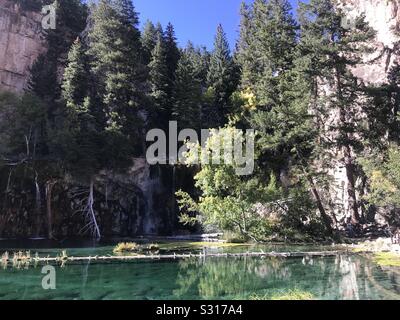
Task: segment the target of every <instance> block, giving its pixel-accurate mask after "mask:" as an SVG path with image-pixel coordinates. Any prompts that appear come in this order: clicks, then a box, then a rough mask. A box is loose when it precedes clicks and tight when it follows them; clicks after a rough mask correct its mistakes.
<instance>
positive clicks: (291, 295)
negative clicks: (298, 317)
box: [250, 289, 314, 301]
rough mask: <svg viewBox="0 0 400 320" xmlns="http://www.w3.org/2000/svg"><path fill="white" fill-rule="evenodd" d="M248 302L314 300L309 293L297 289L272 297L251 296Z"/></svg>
mask: <svg viewBox="0 0 400 320" xmlns="http://www.w3.org/2000/svg"><path fill="white" fill-rule="evenodd" d="M250 300H290V301H295V300H301V301H304V300H314V295H313V294H312V293H311V292H308V291H303V290H299V289H293V290H288V291H285V292H280V293H275V294H272V295H265V296H260V295H252V296H250Z"/></svg>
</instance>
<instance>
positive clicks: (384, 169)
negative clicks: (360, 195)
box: [360, 145, 400, 207]
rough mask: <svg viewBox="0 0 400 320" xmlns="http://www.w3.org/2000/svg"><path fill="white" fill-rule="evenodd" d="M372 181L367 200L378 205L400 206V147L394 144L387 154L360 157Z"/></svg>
mask: <svg viewBox="0 0 400 320" xmlns="http://www.w3.org/2000/svg"><path fill="white" fill-rule="evenodd" d="M360 163H361V164H362V165H363V169H364V171H365V172H366V173H367V175H368V177H369V181H370V193H369V194H368V195H366V196H365V198H366V200H368V201H369V202H370V203H373V204H375V205H377V206H382V207H399V206H400V194H399V190H400V148H399V147H398V146H396V145H392V146H391V147H390V148H389V150H388V151H387V154H384V156H383V157H382V154H380V155H378V154H372V155H371V156H369V157H364V158H363V159H360Z"/></svg>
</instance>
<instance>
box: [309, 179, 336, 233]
mask: <svg viewBox="0 0 400 320" xmlns="http://www.w3.org/2000/svg"><path fill="white" fill-rule="evenodd" d="M307 179H308V182H309V183H310V186H311V192H312V194H313V196H314V199H315V202H316V204H317V207H318V210H319V213H320V214H321V217H322V220H323V222H324V224H325V227H326V229H327V230H328V233H329V234H330V235H332V234H333V230H332V220H331V218H330V217H329V216H328V214H327V213H326V211H325V208H324V205H323V204H322V200H321V197H320V195H319V192H318V190H317V187H316V186H315V183H314V180H313V178H312V177H310V176H309V175H307Z"/></svg>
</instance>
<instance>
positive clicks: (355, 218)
mask: <svg viewBox="0 0 400 320" xmlns="http://www.w3.org/2000/svg"><path fill="white" fill-rule="evenodd" d="M343 156H344V163H345V168H346V177H347V195H348V197H349V209H350V211H351V222H352V223H353V224H358V223H360V215H359V213H358V203H357V196H356V183H355V178H354V161H353V157H352V155H351V147H350V146H349V145H348V144H347V145H345V146H344V147H343Z"/></svg>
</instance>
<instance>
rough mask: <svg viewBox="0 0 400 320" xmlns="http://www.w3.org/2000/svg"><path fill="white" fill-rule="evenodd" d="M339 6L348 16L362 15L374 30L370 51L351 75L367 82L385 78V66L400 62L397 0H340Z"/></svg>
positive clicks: (399, 27) (381, 81) (399, 15)
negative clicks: (372, 49)
mask: <svg viewBox="0 0 400 320" xmlns="http://www.w3.org/2000/svg"><path fill="white" fill-rule="evenodd" d="M339 2H340V5H339V7H341V8H343V9H345V12H348V13H349V14H350V15H351V16H352V17H354V16H360V15H361V14H364V15H365V19H366V21H367V22H368V23H369V25H370V26H371V27H372V28H373V29H374V30H375V31H376V39H375V42H374V44H373V45H374V49H375V50H374V52H373V53H372V54H371V55H369V56H367V57H365V62H367V63H366V64H365V65H363V66H359V67H358V68H356V69H355V70H354V73H355V75H357V76H358V77H360V78H361V79H363V80H364V82H366V83H369V84H380V83H383V82H386V80H387V74H388V70H390V68H391V67H392V66H393V64H394V63H395V62H400V55H399V53H400V1H399V0H340V1H339Z"/></svg>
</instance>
